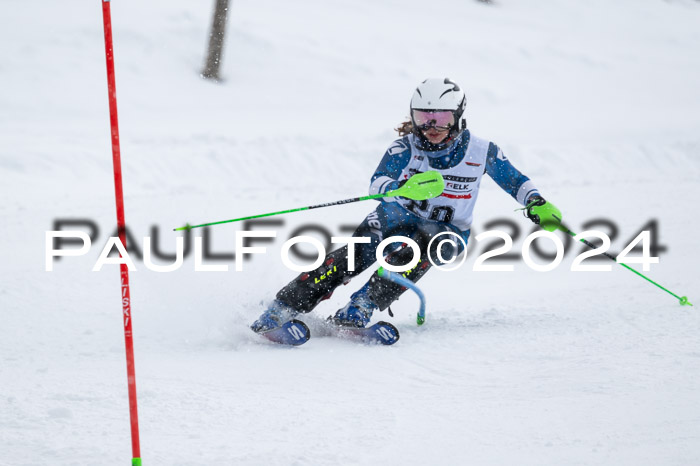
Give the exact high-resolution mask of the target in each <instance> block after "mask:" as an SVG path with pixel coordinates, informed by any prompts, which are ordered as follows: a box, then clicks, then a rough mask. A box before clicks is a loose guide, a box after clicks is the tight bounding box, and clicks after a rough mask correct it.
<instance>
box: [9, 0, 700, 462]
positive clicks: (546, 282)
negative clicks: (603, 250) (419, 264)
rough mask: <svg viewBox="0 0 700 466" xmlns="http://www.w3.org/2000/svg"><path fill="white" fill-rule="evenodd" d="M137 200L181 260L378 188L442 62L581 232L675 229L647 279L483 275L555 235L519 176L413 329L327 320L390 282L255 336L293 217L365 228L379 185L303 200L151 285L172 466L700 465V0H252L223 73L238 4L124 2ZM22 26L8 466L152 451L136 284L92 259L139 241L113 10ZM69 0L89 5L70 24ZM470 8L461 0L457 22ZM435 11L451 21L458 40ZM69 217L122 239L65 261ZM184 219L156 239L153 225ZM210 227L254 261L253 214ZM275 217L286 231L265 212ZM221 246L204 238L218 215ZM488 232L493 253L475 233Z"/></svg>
mask: <svg viewBox="0 0 700 466" xmlns="http://www.w3.org/2000/svg"><path fill="white" fill-rule="evenodd" d="M113 3H114V4H113V5H112V15H113V22H114V40H115V59H116V70H117V88H118V96H119V116H120V132H121V149H122V157H123V160H122V164H123V173H124V186H125V198H126V199H125V202H126V217H127V223H128V226H129V228H130V230H131V232H132V233H133V235H134V236H135V238H137V239H138V241H137V242H138V243H139V244H137V245H138V246H141V244H140V240H141V238H143V237H144V236H153V237H157V238H158V239H159V241H160V247H161V249H162V250H164V251H166V252H172V251H174V238H175V235H173V234H171V229H172V228H173V227H176V226H181V225H183V224H184V223H185V222H191V223H195V222H197V223H199V222H200V221H201V222H205V221H216V220H223V219H226V218H231V217H235V216H241V215H249V214H255V213H262V212H268V211H275V210H280V209H285V208H293V207H298V206H303V205H311V204H317V203H322V202H328V201H331V200H336V199H346V198H350V197H355V196H358V195H362V194H363V193H364V192H365V190H366V187H367V185H368V182H369V177H370V176H371V174H372V172H373V170H374V168H375V166H376V165H377V163H378V162H379V160H380V158H381V155H382V154H383V152H384V151H385V150H386V147H388V145H389V144H390V143H391V141H392V140H393V138H394V137H395V136H394V135H395V133H393V132H392V131H391V128H392V127H394V126H396V125H397V124H398V123H399V122H400V121H402V119H403V118H405V116H406V113H407V111H408V110H407V107H408V98H409V97H410V93H411V92H412V90H413V89H414V88H415V85H416V84H417V83H418V82H419V80H421V79H423V78H425V77H427V76H433V75H437V76H441V75H448V76H450V77H452V78H453V79H454V80H455V81H457V82H459V83H460V84H461V85H463V86H464V87H465V89H466V92H467V97H468V107H467V120H468V123H469V127H470V128H471V129H472V130H473V131H474V133H475V134H477V135H479V136H481V137H485V138H488V139H492V140H493V141H495V142H496V143H498V144H499V145H500V146H501V147H502V148H503V150H504V152H505V154H506V155H507V156H508V157H509V158H510V159H511V160H512V161H513V163H514V165H515V166H516V167H518V168H519V169H521V170H522V171H523V172H524V173H526V174H527V175H528V176H529V177H531V178H532V179H533V180H534V182H535V183H536V184H537V186H538V187H539V188H540V189H541V190H542V192H543V194H544V195H545V197H547V198H548V199H550V200H552V201H553V202H554V203H555V204H557V206H558V207H560V208H561V210H562V211H563V212H564V216H565V219H566V221H567V222H569V224H568V225H569V226H570V227H571V228H572V229H574V230H576V231H580V230H581V229H583V228H584V224H585V222H587V221H589V220H591V219H596V218H605V219H611V220H614V222H615V224H616V225H617V226H618V228H619V230H620V231H619V235H618V237H617V238H616V239H615V240H614V241H613V248H612V249H613V250H614V251H620V250H621V249H622V248H623V247H624V246H625V245H626V244H625V241H628V240H629V239H631V238H632V237H633V236H634V235H635V234H636V233H637V232H638V231H639V229H640V228H641V227H642V226H643V225H644V224H646V223H647V222H648V221H649V220H651V219H656V220H657V221H658V225H659V231H660V239H659V241H660V243H661V244H663V245H665V246H666V247H667V248H668V249H667V251H666V252H665V253H664V254H663V255H662V257H661V262H660V264H658V265H653V266H652V269H651V271H650V272H649V273H648V275H649V276H650V277H651V278H653V279H654V280H655V281H657V282H659V283H661V284H662V285H664V286H666V287H667V288H669V289H671V290H674V291H675V292H677V293H679V294H682V295H687V296H688V297H689V299H690V300H691V301H695V304H696V307H693V308H691V307H680V306H678V304H677V302H675V300H674V299H673V298H672V297H670V296H668V295H666V294H665V293H663V292H662V291H660V290H658V289H656V288H654V287H653V286H650V285H649V284H648V283H646V282H645V281H643V280H641V279H639V278H638V277H635V276H634V275H633V274H631V273H629V272H628V271H625V270H623V269H622V268H620V267H614V268H613V271H612V272H606V273H602V272H601V273H573V272H571V271H569V267H570V265H571V262H572V260H573V258H574V256H575V254H576V253H578V250H579V249H578V248H577V247H574V248H572V251H571V252H569V253H568V254H567V255H566V257H565V259H564V261H563V262H562V264H561V265H560V266H559V267H558V268H557V269H556V270H555V271H552V272H547V273H537V272H534V271H532V270H529V269H528V268H527V267H526V266H525V264H524V263H523V262H522V261H519V262H515V271H514V272H512V273H485V272H480V273H477V272H473V271H472V266H473V264H474V259H475V257H476V256H477V255H478V254H480V252H481V246H479V245H478V244H476V242H475V240H474V236H475V234H476V233H478V232H481V231H484V230H485V229H486V228H485V225H486V224H487V223H488V222H489V221H493V220H494V219H503V218H508V219H512V220H513V221H515V222H516V223H517V224H518V225H519V227H520V229H521V236H520V237H519V238H518V239H516V241H515V246H514V251H515V252H518V251H519V250H520V246H521V245H522V241H523V238H524V236H525V234H526V233H529V232H530V231H531V230H532V226H531V225H530V224H529V222H528V221H527V220H526V219H523V218H521V217H520V214H519V213H518V214H515V213H513V209H515V208H516V207H517V205H515V203H514V202H513V201H512V199H510V198H509V197H508V196H507V195H504V194H503V193H502V192H501V191H500V189H499V188H498V187H497V186H496V185H495V184H494V183H493V182H491V181H489V180H485V181H484V183H483V185H482V191H483V192H482V193H481V199H480V200H479V203H478V205H477V206H476V210H475V218H476V223H475V225H474V234H473V235H472V239H471V242H470V253H469V255H468V259H467V261H466V263H465V265H464V267H463V268H462V269H460V270H459V271H457V272H451V273H444V274H443V273H440V272H439V271H436V270H435V271H431V273H430V274H428V275H427V276H426V277H425V278H424V279H423V280H421V282H420V285H421V288H422V289H423V290H424V292H425V293H426V295H427V298H428V311H427V321H426V324H425V325H424V326H422V327H417V326H416V323H415V313H416V311H417V305H418V302H417V298H416V297H415V296H412V295H410V294H407V295H405V296H403V297H402V298H401V299H400V300H399V301H398V302H397V303H395V304H394V305H393V306H392V309H393V311H394V313H395V317H394V318H390V317H389V316H388V315H387V313H378V314H377V315H375V316H374V318H373V321H377V320H380V319H381V320H387V321H389V322H392V323H394V324H395V325H396V326H397V327H398V328H399V330H400V332H401V339H400V340H399V342H398V343H397V344H396V345H394V346H392V347H380V346H365V345H361V344H357V343H355V342H351V341H347V340H343V339H339V338H335V337H332V336H328V335H324V334H323V330H322V322H323V320H324V319H325V318H326V317H327V316H328V315H331V314H332V313H333V312H335V310H337V309H338V308H340V307H341V306H343V305H344V304H345V302H347V300H348V298H349V296H350V294H351V293H352V292H353V291H354V290H355V289H357V288H358V287H359V286H360V285H361V284H362V283H364V281H365V280H366V279H367V278H368V276H369V273H368V272H367V273H365V274H363V275H361V276H359V277H357V278H355V279H354V280H353V281H352V282H351V284H350V285H348V286H344V287H340V288H339V289H338V290H337V291H336V292H335V294H334V295H333V296H332V297H331V298H330V299H329V300H328V301H324V302H323V303H321V304H320V305H319V306H318V308H316V309H315V310H314V311H313V312H312V313H310V314H309V315H306V316H302V319H303V320H305V321H306V322H307V323H308V324H309V326H310V327H311V330H312V332H313V335H314V336H313V337H312V339H311V341H309V342H308V343H307V344H305V345H304V346H301V347H299V348H286V347H280V346H277V345H274V344H271V343H270V342H268V341H265V340H264V339H262V338H260V337H259V336H257V335H255V334H253V333H252V332H251V331H250V330H249V328H248V325H250V323H251V322H252V321H253V320H254V319H255V318H256V317H257V315H258V314H259V312H260V311H261V310H262V308H264V306H265V305H266V304H267V303H268V302H269V301H270V300H271V299H273V297H274V293H275V292H276V291H277V290H278V289H279V288H280V287H281V286H283V285H284V284H285V283H287V282H288V281H289V280H290V279H291V278H293V276H294V273H292V272H290V271H287V270H285V269H284V267H283V266H282V264H281V261H280V259H279V250H280V247H281V244H282V242H283V241H284V240H285V239H286V238H287V237H289V236H290V235H291V233H292V232H293V231H294V229H295V228H297V227H299V226H302V225H304V224H312V223H313V224H320V225H322V226H324V227H325V228H327V229H328V230H329V231H330V232H331V233H332V234H334V235H337V236H338V235H341V234H347V233H343V232H342V231H341V226H343V225H346V226H347V225H356V224H358V223H359V222H360V221H361V220H362V219H363V218H364V216H365V215H366V214H367V213H368V212H370V211H371V209H372V208H373V204H372V203H371V202H365V203H358V204H352V205H346V206H341V207H334V208H329V209H325V210H323V211H320V210H319V211H310V212H299V213H295V214H291V215H289V216H286V217H284V226H283V227H281V228H278V229H277V238H276V240H275V241H274V243H272V244H269V245H268V251H267V253H266V254H265V255H264V256H257V257H255V258H253V259H252V260H250V261H247V262H245V265H244V269H245V270H244V272H235V271H234V262H233V261H227V262H219V263H226V264H227V265H229V269H230V270H229V271H228V272H225V273H195V272H194V271H193V270H194V260H193V258H192V257H188V258H187V259H186V260H185V262H184V265H183V266H182V268H181V269H180V270H179V271H177V272H173V273H162V274H159V273H155V272H151V271H148V270H147V269H146V268H145V267H144V265H143V263H142V262H141V261H137V264H136V265H137V269H138V271H136V272H132V274H131V294H132V300H133V301H132V302H133V322H134V333H135V340H134V341H135V349H136V372H137V387H138V396H139V415H140V427H141V445H142V456H143V458H144V464H145V465H153V464H163V465H177V466H180V465H183V466H184V465H194V464H202V463H206V464H211V465H227V464H245V465H260V464H266V465H299V466H301V465H332V464H347V465H365V464H405V465H409V464H441V465H443V464H444V465H448V464H449V465H452V464H480V465H501V464H528V465H529V464H532V465H546V464H551V465H561V464H567V465H591V464H595V465H602V464H606V465H659V464H663V465H694V464H699V463H700V403H699V402H698V395H697V394H698V392H700V380H699V379H698V374H700V339H698V326H699V325H698V323H699V318H698V314H697V311H696V310H695V309H696V308H697V304H698V302H700V284H699V282H698V274H697V271H696V270H695V269H696V264H697V263H698V261H699V260H700V255H699V254H698V251H699V249H698V247H697V242H696V235H695V234H694V232H695V231H696V230H697V229H698V227H700V222H698V219H697V215H695V211H696V210H697V207H696V206H695V200H696V199H697V198H698V196H699V195H700V189H699V187H698V183H697V179H698V177H699V176H700V158H699V157H698V151H699V150H700V138H699V137H698V134H699V131H698V130H699V129H700V128H699V127H698V122H699V121H700V115H699V113H698V111H699V109H700V87H699V86H697V84H696V83H697V82H698V81H699V80H700V79H699V78H700V55H698V54H697V50H698V49H699V48H700V29H699V28H698V27H697V25H698V24H700V21H699V20H700V4H698V3H697V2H695V1H691V0H677V1H668V2H660V1H655V0H635V1H632V0H625V1H620V2H615V3H614V4H612V3H610V2H604V1H603V0H595V1H589V2H585V3H580V4H576V3H573V2H564V1H559V2H551V1H544V0H531V1H529V2H524V3H520V2H514V1H510V0H501V1H498V2H496V4H495V5H490V6H487V5H483V4H480V3H479V2H476V1H456V0H440V1H438V2H437V3H434V4H431V8H425V5H422V4H421V5H420V6H419V5H417V4H413V3H411V2H409V3H406V2H397V1H393V0H387V1H384V2H369V1H366V0H360V1H357V2H353V3H352V4H349V3H348V4H345V3H342V2H319V1H312V0H305V1H303V2H301V3H299V2H295V3H293V4H292V3H289V2H280V1H278V0H269V1H262V2H233V4H232V9H231V18H230V22H229V28H228V33H227V34H228V37H227V42H226V48H225V56H224V60H223V67H222V75H223V76H224V81H223V82H222V83H220V84H218V85H215V84H212V83H209V82H205V81H203V80H201V79H200V78H199V77H198V73H199V71H200V67H201V65H202V62H203V57H204V55H203V54H204V51H205V47H206V42H207V33H208V27H209V22H210V19H211V18H210V15H211V11H210V8H211V5H209V4H207V5H195V4H193V3H192V2H186V1H184V0H174V1H171V2H168V3H167V4H165V3H163V2H150V3H147V4H144V3H143V2H136V1H133V0H124V1H122V2H113ZM6 10H7V11H6V12H5V13H6V14H3V17H2V19H0V22H1V23H2V27H0V43H2V44H3V46H2V47H1V48H0V57H1V58H2V59H1V60H0V82H2V83H3V86H2V89H1V90H0V177H1V179H2V183H0V186H1V188H0V189H2V199H3V202H2V203H0V214H1V215H2V218H3V222H4V233H5V240H4V241H3V242H2V243H1V245H0V248H1V249H0V251H1V253H2V255H1V257H2V262H3V267H2V269H1V272H0V273H1V275H0V277H1V279H0V312H1V314H0V315H1V316H2V328H3V329H4V330H5V331H4V332H3V337H2V338H0V465H3V466H4V465H6V464H7V465H8V466H9V465H12V466H15V465H24V466H29V465H45V464H52V465H72V464H86V463H87V464H100V465H112V464H114V465H117V464H125V462H128V461H129V457H130V453H131V451H130V437H129V435H130V434H129V418H128V399H127V390H126V377H125V370H124V369H125V364H124V342H123V333H122V327H121V325H122V320H121V319H122V315H121V310H120V306H119V274H118V271H117V270H116V267H113V266H105V268H104V269H103V271H102V272H100V273H93V272H91V271H90V270H91V268H92V266H93V265H94V263H95V260H96V259H97V257H98V254H99V250H100V249H101V248H102V246H103V245H104V244H105V242H106V238H107V236H108V234H110V233H112V232H113V230H114V225H115V219H114V198H113V184H112V183H113V178H112V165H111V160H110V153H109V150H110V145H109V126H108V121H109V120H108V108H107V99H106V90H105V85H106V84H105V79H104V77H105V72H104V47H103V43H102V18H101V11H100V8H98V7H97V4H95V5H92V6H88V5H84V4H83V3H81V2H77V1H68V2H61V3H60V4H59V3H52V4H47V5H43V6H42V8H40V9H36V8H35V7H34V6H32V5H30V4H25V3H24V2H19V1H17V0H11V1H10V2H8V8H7V9H6ZM68 12H70V13H68ZM446 12H449V13H446ZM426 25H435V26H436V29H435V30H434V32H430V31H428V30H427V29H426ZM58 218H62V219H65V218H89V219H92V220H94V221H95V222H96V223H97V225H98V227H99V235H98V238H97V239H96V240H95V241H94V244H93V248H92V250H91V251H90V253H89V254H88V255H86V256H85V257H80V258H62V259H61V260H59V261H56V263H55V269H54V272H51V273H49V272H46V271H44V263H45V251H44V247H45V231H47V230H50V229H52V227H53V221H54V220H55V219H58ZM154 226H155V227H157V229H156V230H155V231H154V230H153V229H152V228H153V227H154ZM237 229H240V226H234V225H222V226H219V227H216V228H212V229H211V231H210V235H211V240H212V242H213V248H212V249H213V250H214V251H215V252H217V253H232V252H233V250H234V244H235V243H234V235H235V231H236V230H237ZM259 229H262V228H259ZM197 234H201V232H197ZM472 248H473V249H472Z"/></svg>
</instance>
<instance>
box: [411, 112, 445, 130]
mask: <svg viewBox="0 0 700 466" xmlns="http://www.w3.org/2000/svg"><path fill="white" fill-rule="evenodd" d="M413 123H414V124H415V125H416V127H418V129H428V128H431V127H433V128H435V129H437V130H442V131H444V130H448V129H450V128H451V127H452V126H454V124H455V116H454V113H452V112H451V111H449V110H442V111H437V112H430V111H425V110H413Z"/></svg>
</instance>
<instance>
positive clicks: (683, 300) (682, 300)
mask: <svg viewBox="0 0 700 466" xmlns="http://www.w3.org/2000/svg"><path fill="white" fill-rule="evenodd" d="M558 229H559V230H561V231H563V232H564V233H566V234H567V235H570V236H574V237H575V236H576V233H574V232H573V231H571V230H569V229H568V228H566V227H565V226H564V225H559V227H558ZM580 241H581V242H582V243H583V244H585V245H586V246H588V247H589V248H591V249H596V245H594V244H593V243H591V242H590V241H588V240H586V239H584V238H581V239H580ZM602 254H603V255H604V256H605V257H607V258H608V259H611V260H612V261H614V262H616V263H618V264H620V265H621V266H623V267H624V268H626V269H627V270H629V271H631V272H634V273H636V274H637V275H639V276H640V277H642V278H643V279H645V280H646V281H648V282H649V283H652V284H654V285H656V286H657V287H659V288H661V289H662V290H664V291H665V292H666V293H668V294H670V295H671V296H673V297H674V298H676V299H677V300H678V302H680V304H681V306H685V305H689V306H692V305H693V304H692V303H691V302H690V301H688V297H687V296H678V295H677V294H676V293H674V292H672V291H670V290H668V289H666V288H664V287H663V286H661V285H659V284H658V283H656V282H655V281H654V280H652V279H650V278H649V277H647V276H645V275H644V274H642V273H641V272H638V271H637V270H635V269H633V268H632V267H630V266H629V265H627V264H624V263H622V262H617V259H616V258H615V256H613V255H612V254H608V253H607V252H604V253H602Z"/></svg>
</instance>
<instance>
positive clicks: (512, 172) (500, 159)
mask: <svg viewBox="0 0 700 466" xmlns="http://www.w3.org/2000/svg"><path fill="white" fill-rule="evenodd" d="M486 173H488V175H489V176H490V177H491V178H493V181H495V182H496V184H497V185H498V186H500V187H501V189H503V190H504V191H505V192H507V193H508V194H510V195H511V196H512V197H513V199H515V200H516V201H518V202H519V203H520V204H522V205H525V202H526V201H527V200H528V199H529V198H530V197H531V196H533V195H535V194H537V195H539V192H538V190H537V188H536V187H535V185H534V183H533V182H532V181H530V178H528V177H527V176H525V175H523V174H522V173H520V172H519V171H518V169H517V168H515V167H514V166H513V164H511V163H510V161H509V160H508V159H507V158H506V156H505V155H503V151H501V149H500V148H499V147H498V146H497V145H496V144H494V143H489V150H488V153H487V155H486Z"/></svg>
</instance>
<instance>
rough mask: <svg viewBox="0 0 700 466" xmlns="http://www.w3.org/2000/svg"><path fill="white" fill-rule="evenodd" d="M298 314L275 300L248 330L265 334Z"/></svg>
mask: <svg viewBox="0 0 700 466" xmlns="http://www.w3.org/2000/svg"><path fill="white" fill-rule="evenodd" d="M297 314H299V312H297V311H296V310H295V309H294V308H292V307H290V306H287V305H286V304H285V303H283V302H282V301H280V300H278V299H275V300H274V301H272V303H271V304H270V306H269V307H268V308H267V309H266V310H265V312H263V313H262V314H261V315H260V317H258V320H256V321H255V322H253V325H251V326H250V328H251V329H252V330H253V331H254V332H255V333H265V332H269V331H270V330H273V329H276V328H277V327H280V326H282V325H284V324H285V323H287V322H289V321H290V320H292V319H293V318H294V317H296V315H297Z"/></svg>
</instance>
